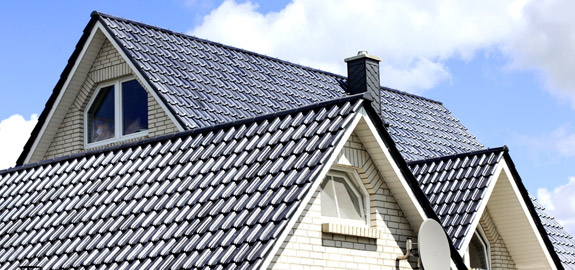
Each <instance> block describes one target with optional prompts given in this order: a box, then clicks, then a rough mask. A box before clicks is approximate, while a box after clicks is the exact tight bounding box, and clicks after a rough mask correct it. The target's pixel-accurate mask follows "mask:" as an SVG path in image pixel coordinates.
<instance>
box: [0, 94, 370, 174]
mask: <svg viewBox="0 0 575 270" xmlns="http://www.w3.org/2000/svg"><path fill="white" fill-rule="evenodd" d="M360 99H364V100H368V101H369V100H370V99H369V96H368V95H367V94H366V93H360V94H355V95H348V96H344V97H341V98H336V99H331V100H327V101H322V102H317V103H313V104H310V105H306V106H301V107H297V108H294V109H288V110H283V111H279V112H274V113H268V114H264V115H259V116H256V117H251V118H244V119H239V120H236V121H231V122H226V123H222V124H217V125H213V126H207V127H202V128H195V129H190V130H184V131H180V132H176V133H172V134H167V135H163V136H158V137H152V138H148V139H144V140H139V141H135V142H127V143H123V144H119V145H112V146H108V147H104V148H100V149H94V150H89V151H85V152H80V153H76V154H71V155H67V156H61V157H57V158H53V159H47V160H42V161H39V162H35V163H30V164H25V165H22V166H16V167H12V168H8V169H3V170H0V174H5V173H10V172H13V171H18V170H22V169H30V168H34V167H38V166H42V165H46V164H50V163H56V162H62V161H65V160H70V159H75V158H81V157H88V156H94V155H98V154H101V153H104V152H111V151H116V150H121V149H128V148H131V147H135V146H139V145H146V144H151V143H155V142H160V141H165V140H172V139H176V138H181V137H185V136H190V135H194V134H199V133H203V132H209V131H212V130H219V129H225V128H229V127H233V126H240V125H243V124H246V123H252V122H259V121H263V120H267V119H271V118H274V117H281V116H285V115H288V114H292V113H296V112H302V111H309V110H313V109H316V108H321V107H325V106H330V105H333V104H338V103H343V102H346V101H352V100H360Z"/></svg>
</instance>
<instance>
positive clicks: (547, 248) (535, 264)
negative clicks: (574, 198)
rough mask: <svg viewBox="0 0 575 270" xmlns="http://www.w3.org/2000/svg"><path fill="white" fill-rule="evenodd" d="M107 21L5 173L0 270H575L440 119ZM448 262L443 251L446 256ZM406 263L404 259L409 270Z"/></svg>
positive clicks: (565, 239) (368, 62) (521, 192)
mask: <svg viewBox="0 0 575 270" xmlns="http://www.w3.org/2000/svg"><path fill="white" fill-rule="evenodd" d="M345 64H347V67H348V76H347V77H343V76H340V75H336V74H331V73H327V72H324V71H320V70H316V69H312V68H309V67H303V66H299V65H295V64H292V63H289V62H285V61H282V60H280V59H275V58H270V57H267V56H263V55H259V54H257V53H254V52H249V51H245V50H241V49H237V48H233V47H229V46H226V45H223V44H218V43H214V42H211V41H207V40H202V39H199V38H196V37H191V36H187V35H184V34H180V33H175V32H172V31H169V30H166V29H161V28H158V27H155V26H150V25H146V24H143V23H139V22H134V21H130V20H127V19H123V18H118V17H114V16H111V15H107V14H102V13H98V12H94V13H93V14H92V16H91V20H90V22H89V23H88V25H87V26H86V28H85V30H84V34H83V36H82V38H81V39H80V41H79V43H78V45H77V46H76V50H75V51H74V53H73V54H72V57H71V58H70V60H69V62H68V65H67V67H66V68H65V70H64V72H63V74H62V76H61V79H60V81H59V82H58V83H57V85H56V87H55V88H54V90H53V94H52V96H51V97H50V99H49V101H48V102H47V104H46V108H45V109H44V111H43V112H42V114H41V116H40V118H39V121H38V124H37V126H36V127H35V128H34V130H33V132H32V134H31V137H30V139H29V141H28V142H27V144H26V146H25V147H24V149H23V152H22V154H21V156H20V158H19V159H18V166H17V167H15V168H12V169H8V170H4V171H0V208H1V209H2V211H1V213H2V216H1V219H0V233H1V235H2V236H1V237H0V268H2V269H23V268H27V267H28V268H30V267H36V268H40V269H69V268H90V269H200V268H201V269H417V268H419V267H420V264H421V263H422V264H423V267H426V269H433V265H432V264H429V263H430V262H426V261H425V260H423V261H419V260H418V258H419V254H417V252H416V250H417V248H416V247H415V248H413V252H411V251H410V252H409V253H410V255H409V256H403V255H404V254H406V252H407V249H408V246H410V245H411V244H410V243H413V244H414V245H416V244H417V243H418V241H419V240H420V239H419V236H420V235H419V228H420V226H421V224H422V223H423V222H424V221H427V220H435V221H436V222H438V223H439V224H441V227H442V228H443V230H444V233H445V238H446V239H447V242H448V245H447V246H446V247H444V248H446V249H448V250H449V252H448V253H449V254H450V255H449V256H448V257H446V258H445V259H446V260H448V261H449V262H448V263H449V265H451V268H452V269H470V268H471V269H572V268H575V241H573V239H572V237H571V236H570V235H569V234H567V233H566V232H565V231H564V230H563V229H562V228H561V227H560V226H559V225H558V224H557V223H556V222H555V221H554V219H553V217H551V216H549V215H547V214H546V213H545V210H544V208H542V207H541V206H540V205H539V204H538V203H537V202H536V201H535V200H534V198H532V197H530V196H529V194H528V193H527V190H526V189H525V187H524V186H523V184H522V183H521V179H520V176H519V173H518V172H517V170H516V169H515V167H514V165H513V161H512V159H511V157H510V155H509V153H508V149H507V148H506V147H500V148H485V147H484V146H483V145H482V144H481V143H480V142H479V141H478V140H477V139H476V138H475V137H474V136H473V135H472V134H471V133H470V132H469V131H468V130H467V129H466V128H465V126H463V125H462V124H461V123H460V122H459V121H458V120H457V118H455V117H454V116H453V115H452V114H451V112H449V110H447V109H446V108H445V107H444V106H443V104H441V103H440V102H437V101H434V100H430V99H426V98H423V97H419V96H415V95H412V94H409V93H404V92H401V91H398V90H394V89H389V88H385V87H381V86H380V82H379V59H378V58H377V57H374V56H371V55H369V54H368V53H367V52H360V53H359V54H358V55H356V56H352V57H350V58H348V59H345ZM438 248H441V247H439V246H438ZM403 257H407V258H405V259H404V258H403Z"/></svg>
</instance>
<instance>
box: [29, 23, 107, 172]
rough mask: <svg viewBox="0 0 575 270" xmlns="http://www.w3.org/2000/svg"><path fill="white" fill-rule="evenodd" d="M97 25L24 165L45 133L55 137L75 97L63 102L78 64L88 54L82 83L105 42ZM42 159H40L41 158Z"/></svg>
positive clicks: (53, 105)
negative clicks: (63, 106) (63, 105)
mask: <svg viewBox="0 0 575 270" xmlns="http://www.w3.org/2000/svg"><path fill="white" fill-rule="evenodd" d="M98 23H99V22H97V23H96V24H95V27H93V28H92V31H91V32H90V35H89V36H88V39H87V40H86V42H85V43H84V46H83V48H82V50H81V51H80V54H79V55H78V57H77V58H76V61H75V62H74V66H73V67H72V69H71V70H70V72H69V73H68V77H67V78H66V81H65V82H64V85H63V86H62V88H61V89H60V93H59V94H58V97H57V98H56V101H55V102H54V104H52V108H51V109H50V112H49V113H48V116H47V117H46V120H45V121H44V124H43V125H42V128H41V129H40V132H39V133H38V135H37V136H36V138H35V140H34V143H33V144H32V147H31V148H30V151H29V152H28V155H26V158H25V159H24V164H27V163H30V160H31V159H32V157H33V156H35V155H34V154H35V153H36V150H37V149H38V145H39V144H40V141H41V140H43V139H44V135H45V134H46V133H50V134H47V135H49V136H50V137H51V138H52V139H53V138H54V136H55V135H56V132H57V129H58V127H59V126H60V124H61V122H62V120H63V119H64V117H65V114H66V112H67V111H68V108H69V106H70V105H71V104H72V103H73V100H74V98H75V97H76V95H74V98H70V97H69V98H68V99H66V100H64V99H63V97H64V95H65V94H67V92H68V87H69V86H70V82H71V81H72V79H73V78H74V77H76V75H77V72H78V68H79V66H80V64H81V63H82V64H86V62H85V61H84V60H85V59H86V55H87V54H89V56H90V57H91V58H92V59H90V60H89V62H90V64H89V65H88V67H83V70H82V72H83V74H82V78H83V79H81V81H82V82H83V81H85V79H86V76H87V75H88V72H89V69H90V67H91V65H92V63H93V62H94V60H95V59H96V56H97V55H98V52H99V51H100V48H101V47H102V44H104V41H105V39H104V36H102V35H97V33H98V31H100V32H99V33H100V34H101V33H102V31H101V30H100V28H98V27H96V26H97V24H98ZM95 38H97V40H96V41H95V40H94V39H95ZM94 42H98V43H99V44H94ZM89 48H90V49H91V50H90V51H89V50H88V49H89ZM81 87H82V86H81V83H80V85H79V86H78V91H79V89H80V88H81ZM63 100H64V101H65V102H66V103H67V104H66V105H67V106H66V109H65V110H64V112H63V113H60V115H58V116H59V117H57V118H60V119H56V118H54V115H55V113H56V110H58V109H62V108H61V104H60V103H61V102H63ZM53 121H56V122H55V123H54V122H53ZM52 125H57V126H56V127H55V128H52V129H51V130H48V126H52ZM48 147H49V145H47V146H45V149H42V150H43V151H42V155H41V156H42V157H43V156H44V155H45V153H46V151H47V150H48ZM42 157H40V158H42Z"/></svg>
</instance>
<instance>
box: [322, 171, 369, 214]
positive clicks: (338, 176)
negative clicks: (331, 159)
mask: <svg viewBox="0 0 575 270" xmlns="http://www.w3.org/2000/svg"><path fill="white" fill-rule="evenodd" d="M368 201H369V199H368V195H367V192H366V190H365V187H363V184H362V183H361V181H360V180H359V179H358V177H357V176H355V175H354V174H352V173H344V172H339V171H331V172H330V173H329V174H328V176H327V177H326V178H325V179H324V180H323V182H322V183H321V214H322V216H324V217H326V218H329V219H332V220H333V221H336V222H346V223H347V222H352V223H356V224H367V220H368V210H367V209H369V207H368V205H367V204H368Z"/></svg>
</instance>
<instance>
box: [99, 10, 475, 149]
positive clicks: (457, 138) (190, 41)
mask: <svg viewBox="0 0 575 270" xmlns="http://www.w3.org/2000/svg"><path fill="white" fill-rule="evenodd" d="M95 14H96V15H93V16H99V18H100V21H101V22H102V24H103V25H104V26H105V27H106V28H107V29H108V30H109V32H110V33H111V34H112V37H113V38H114V39H115V40H116V42H117V43H118V44H120V46H121V47H122V49H123V50H124V52H125V53H126V55H127V56H128V58H130V60H131V61H132V62H133V63H134V65H135V66H136V67H137V68H138V69H139V71H140V72H141V73H142V74H143V76H144V77H146V78H147V79H148V81H149V82H150V85H151V86H152V87H154V88H155V89H154V90H155V91H156V92H157V93H158V94H159V95H160V96H161V97H162V98H163V99H164V101H165V103H166V105H167V106H168V107H169V108H170V109H171V110H172V112H173V114H174V115H175V116H176V117H177V118H178V119H179V121H181V124H182V126H184V127H186V128H188V129H191V128H196V127H206V126H210V125H214V124H218V123H226V122H230V121H234V120H237V119H243V118H248V117H255V116H258V115H262V114H267V113H273V112H276V111H280V110H286V109H293V108H297V107H300V106H305V105H309V104H312V103H316V102H320V101H325V100H330V99H333V98H338V97H342V96H345V95H347V94H346V90H347V86H346V85H347V80H346V78H345V77H342V76H339V75H335V74H332V73H328V72H324V71H320V70H316V69H312V68H308V67H303V66H300V65H296V64H292V63H289V62H285V61H283V60H279V59H276V58H271V57H267V56H263V55H259V54H256V53H253V52H249V51H245V50H241V49H237V48H233V47H229V46H225V45H222V44H218V43H214V42H211V41H207V40H202V39H199V38H196V37H192V36H188V35H184V34H180V33H175V32H171V31H169V30H165V29H161V28H157V27H154V26H149V25H145V24H142V23H138V22H134V21H129V20H126V19H122V18H117V17H113V16H110V15H106V14H101V13H95ZM342 64H343V61H342ZM381 93H382V111H383V115H384V116H385V118H386V120H387V121H388V123H389V124H390V125H391V126H390V129H389V131H390V133H391V135H392V136H393V138H394V139H395V141H396V143H397V144H398V148H399V149H400V151H401V152H402V154H403V156H404V157H405V158H406V159H407V160H417V159H421V158H430V157H439V156H445V155H449V154H456V153H463V152H469V151H474V150H479V149H483V145H482V144H481V143H480V142H479V141H477V139H476V138H475V137H474V136H473V135H472V134H471V133H469V131H467V129H466V128H465V127H464V126H463V125H462V124H461V123H460V122H459V120H457V119H456V118H455V117H454V116H453V115H452V114H451V112H449V111H448V110H447V109H446V108H445V107H444V106H443V105H442V104H441V103H439V102H436V101H433V100H429V99H425V98H422V97H418V96H415V95H411V94H407V93H403V92H400V91H397V90H393V89H389V88H382V89H381Z"/></svg>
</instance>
